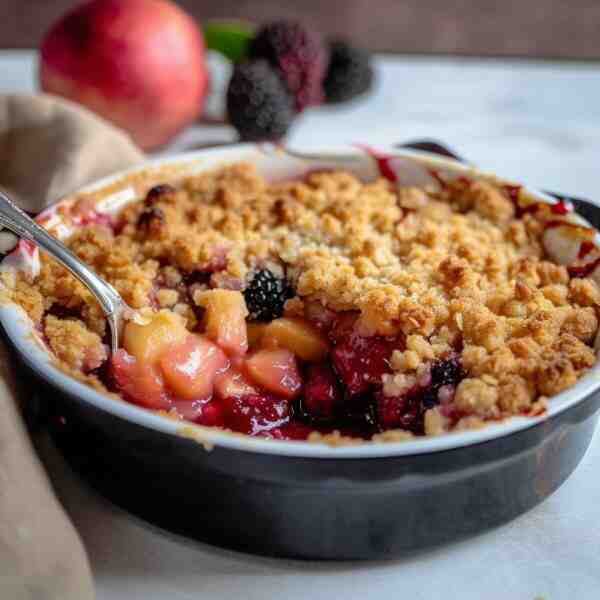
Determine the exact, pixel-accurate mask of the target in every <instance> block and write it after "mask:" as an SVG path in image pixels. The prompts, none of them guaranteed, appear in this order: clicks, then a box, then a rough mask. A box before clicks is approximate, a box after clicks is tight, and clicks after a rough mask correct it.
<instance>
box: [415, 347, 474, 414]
mask: <svg viewBox="0 0 600 600" xmlns="http://www.w3.org/2000/svg"><path fill="white" fill-rule="evenodd" d="M464 377H465V372H464V371H463V369H462V366H461V364H460V362H459V360H458V358H457V357H456V356H452V357H450V358H447V359H445V360H436V361H435V362H434V363H433V364H432V365H431V383H430V384H429V387H428V388H427V389H426V390H425V393H424V394H423V406H425V408H432V407H433V406H436V405H437V404H438V403H439V399H438V392H439V391H440V388H441V387H443V386H445V385H453V386H457V385H458V384H459V383H460V382H461V380H462V379H463V378H464Z"/></svg>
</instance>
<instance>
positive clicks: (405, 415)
mask: <svg viewBox="0 0 600 600" xmlns="http://www.w3.org/2000/svg"><path fill="white" fill-rule="evenodd" d="M464 376H465V375H464V372H463V370H462V367H461V365H460V362H459V360H458V358H457V357H456V356H452V357H450V358H448V359H446V360H438V361H436V362H434V363H433V365H432V366H431V370H430V373H429V376H427V377H424V378H423V379H422V380H421V381H419V382H417V384H416V385H415V386H413V387H412V388H410V389H409V390H407V391H406V392H405V393H404V394H401V395H399V396H385V395H384V394H383V391H380V392H378V393H377V395H376V398H377V420H378V423H379V426H380V427H381V429H383V430H385V429H406V430H408V431H412V432H413V433H416V434H418V435H420V434H423V433H424V416H425V411H426V410H427V409H428V408H433V407H434V406H436V405H438V404H447V403H449V402H451V401H452V399H453V397H454V392H455V390H456V386H457V385H458V383H459V382H460V381H461V379H463V377H464Z"/></svg>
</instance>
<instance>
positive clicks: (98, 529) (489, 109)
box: [0, 52, 600, 600]
mask: <svg viewBox="0 0 600 600" xmlns="http://www.w3.org/2000/svg"><path fill="white" fill-rule="evenodd" d="M379 67H380V68H379V75H380V76H379V85H378V89H377V92H376V93H375V94H374V95H373V96H372V97H371V98H370V99H369V100H368V101H366V102H364V103H360V104H355V105H351V106H349V107H346V108H342V109H336V110H332V109H320V110H317V111H312V112H311V113H310V114H308V115H306V116H305V117H303V119H302V121H301V122H299V124H298V125H297V127H296V129H295V130H294V132H293V135H292V139H291V141H292V142H293V143H294V144H296V145H298V146H301V145H302V146H305V145H313V144H319V143H324V142H332V141H334V142H352V141H356V140H370V141H371V142H373V143H377V142H382V143H390V142H395V141H401V140H407V139H411V138H413V139H414V138H417V137H436V138H439V139H443V140H445V141H446V142H447V143H448V144H450V145H452V146H453V147H455V148H456V149H457V150H458V151H459V152H461V153H463V154H464V155H465V156H467V157H470V158H471V159H472V160H474V161H476V162H477V163H479V164H480V165H482V166H485V167H486V168H489V169H492V170H495V171H497V172H498V173H500V174H502V175H505V176H508V177H512V178H514V179H520V180H523V181H526V182H528V183H530V184H532V185H536V186H540V187H544V188H547V189H552V190H558V191H563V192H565V193H572V194H579V195H582V196H588V197H592V198H593V197H594V196H597V197H598V198H599V199H600V194H596V179H597V175H598V173H599V170H600V65H593V64H576V63H570V64H564V63H563V64H556V63H547V62H546V63H532V62H516V61H512V62H505V61H489V60H485V61H483V60H451V59H439V60H437V59H432V58H427V59H424V58H423V59H422V58H383V59H381V61H380V63H379ZM34 80H35V64H34V60H33V56H32V54H31V53H22V52H19V53H9V52H4V53H0V91H1V92H4V91H30V90H32V89H34ZM231 138H232V132H231V131H229V130H228V128H226V127H223V126H211V127H206V126H205V127H198V128H195V129H194V130H192V131H188V132H186V133H185V134H183V135H182V136H181V137H180V138H179V140H177V141H176V143H175V144H174V146H173V148H187V147H190V146H193V145H194V144H198V143H202V142H206V141H209V140H225V139H231ZM43 454H44V456H45V459H46V461H47V463H48V466H49V470H50V472H51V475H52V477H53V481H54V482H55V485H56V487H57V489H58V491H59V492H60V495H61V497H62V498H63V501H64V503H65V505H66V507H67V509H68V510H69V512H70V514H71V516H72V518H73V520H74V522H75V523H76V525H77V527H78V529H79V531H80V532H81V535H82V537H83V539H84V541H85V544H86V546H87V549H88V551H89V554H90V558H91V562H92V566H93V569H94V572H95V576H96V581H97V586H98V599H99V600H121V599H123V598H127V599H128V600H137V599H140V600H141V599H143V600H163V599H166V598H169V600H191V599H198V598H211V599H214V600H218V599H221V598H223V599H225V598H234V597H237V598H244V599H257V600H258V599H260V600H269V599H278V600H279V599H280V598H285V599H286V600H294V599H296V598H297V599H300V598H302V599H305V598H311V599H314V600H319V599H324V600H325V599H327V600H330V599H332V598H344V599H346V600H353V599H357V600H358V599H361V600H362V599H364V598H380V597H381V598H383V597H392V598H413V599H415V600H420V599H423V600H430V599H437V598H460V600H521V599H523V600H534V599H535V598H538V597H540V598H544V600H563V599H564V600H571V599H572V598H577V599H581V600H587V599H590V600H594V599H596V598H599V597H600V525H599V521H600V508H599V507H600V476H599V472H600V435H596V437H595V439H594V441H593V442H592V446H591V448H590V450H589V452H588V453H587V455H586V457H585V458H584V460H583V462H582V463H581V465H580V466H579V468H578V469H577V471H576V472H575V473H574V474H573V476H572V477H571V478H570V479H569V481H568V482H567V483H565V484H564V485H563V486H562V487H561V489H560V490H558V492H556V493H555V494H554V495H553V496H552V497H551V498H549V499H548V500H547V501H546V502H544V503H543V504H542V505H541V506H539V507H537V508H536V509H534V510H532V511H531V512H529V513H528V514H526V515H524V516H522V517H520V518H519V519H517V520H516V521H514V522H512V523H510V524H508V525H506V526H504V527H501V528H499V529H497V530H495V531H492V532H489V533H486V534H483V535H481V536H479V537H477V538H475V539H471V540H469V541H466V542H461V543H459V544H454V545H452V546H449V547H445V548H441V549H439V550H436V551H433V552H427V553H423V554H420V555H418V556H416V557H414V558H412V559H405V560H398V561H390V562H377V563H343V564H335V563H326V564H324V563H304V562H294V561H278V560H266V559H261V558H256V557H252V556H247V555H242V554H237V553H233V552H227V551H223V550H219V549H216V548H212V547H209V546H204V545H200V544H195V543H190V542H186V541H184V540H181V539H176V538H173V537H171V536H168V535H165V534H163V533H161V532H158V531H155V530H153V529H151V528H150V527H148V526H147V525H145V524H142V523H140V522H139V521H136V520H134V519H132V518H131V517H129V516H128V515H126V514H124V513H123V512H121V511H119V510H117V509H115V508H113V507H112V506H110V505H109V504H108V503H106V502H105V501H104V500H102V499H101V498H99V497H98V496H97V495H95V494H94V493H93V492H91V491H90V490H89V489H87V488H86V487H85V486H84V485H82V484H81V483H80V482H79V481H78V480H77V478H76V477H75V476H73V475H72V474H71V473H70V472H69V471H68V470H67V469H66V468H65V467H64V466H63V464H62V462H61V460H60V459H59V457H58V456H56V454H55V453H54V452H53V451H52V449H51V448H50V447H46V448H45V450H44V452H43Z"/></svg>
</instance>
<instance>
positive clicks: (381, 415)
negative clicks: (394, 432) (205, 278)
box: [109, 296, 464, 440]
mask: <svg viewBox="0 0 600 600" xmlns="http://www.w3.org/2000/svg"><path fill="white" fill-rule="evenodd" d="M215 298H216V296H215ZM209 310H210V306H209ZM217 313H219V315H221V316H223V314H222V311H220V310H219V311H215V312H214V315H213V316H215V315H216V316H218V315H217ZM207 316H210V314H208V315H207ZM328 317H330V318H328V319H327V321H328V322H327V325H325V324H324V323H323V324H321V330H322V331H323V333H322V334H319V335H321V336H323V339H324V340H325V352H327V351H328V348H327V346H328V345H329V344H328V343H327V342H326V340H327V337H325V332H326V331H327V336H328V338H329V340H330V341H331V348H330V351H329V356H328V358H325V359H322V358H321V355H320V354H319V360H314V359H312V358H311V359H309V360H304V361H303V360H302V359H301V358H300V356H304V354H303V353H302V351H301V350H302V349H304V350H305V349H306V348H305V346H306V339H305V337H306V336H300V337H298V336H294V335H291V334H290V332H289V331H288V330H287V329H285V328H284V329H285V330H284V333H286V335H284V336H283V337H282V335H283V334H281V335H279V337H277V336H275V337H273V336H268V335H267V333H268V332H269V331H270V330H269V329H268V325H262V327H263V329H264V328H266V329H264V331H263V335H262V337H260V339H258V338H257V340H255V341H254V342H252V343H253V344H254V345H253V347H252V348H253V349H252V352H251V353H250V354H247V355H240V354H230V356H229V357H227V355H226V354H225V352H224V351H223V350H222V349H221V347H220V346H219V342H218V338H219V336H218V335H217V333H219V332H220V331H221V330H222V329H223V325H222V323H221V321H223V319H221V320H220V321H219V320H217V325H215V331H214V332H212V338H213V340H214V341H211V340H210V339H209V337H208V336H209V335H211V332H210V331H209V329H210V328H209V327H208V324H210V319H205V323H206V327H207V332H206V335H198V334H186V333H185V330H184V332H183V337H181V334H180V335H179V336H174V337H173V336H171V337H173V341H171V342H169V340H170V337H169V338H165V340H166V341H164V343H163V344H162V346H160V348H159V346H158V342H157V343H156V344H154V343H150V342H151V341H152V340H154V337H152V336H155V337H156V335H157V334H156V333H152V332H149V331H148V330H142V331H141V332H140V335H139V336H136V337H135V340H133V338H132V339H128V341H129V344H130V346H131V348H132V351H133V350H137V354H136V356H137V355H138V354H139V357H138V358H139V360H138V359H136V358H135V357H134V356H132V355H130V354H128V353H127V352H126V351H125V350H119V351H118V352H117V353H116V354H115V356H114V357H113V359H112V361H111V363H110V370H109V373H110V375H111V378H112V381H113V382H114V383H115V385H116V387H117V389H119V390H120V391H121V392H122V394H123V395H124V397H125V398H126V399H127V400H130V401H131V402H134V403H136V404H139V405H141V406H145V407H147V408H152V409H160V410H168V411H170V412H171V413H174V414H177V415H178V416H179V417H181V418H183V419H186V420H189V421H192V422H195V423H198V424H202V425H207V426H213V427H223V428H227V429H231V430H233V431H237V432H240V433H245V434H247V435H252V436H262V437H269V438H273V439H293V440H304V439H306V438H307V437H308V436H309V435H310V433H311V432H312V431H320V432H322V433H328V432H331V431H333V430H335V429H337V430H339V431H340V432H342V434H344V435H350V436H355V437H361V438H369V437H370V436H371V435H373V433H376V432H378V431H383V430H387V429H398V428H400V429H405V430H408V431H412V432H413V433H415V434H418V435H420V434H422V433H423V432H424V414H425V411H426V410H427V409H429V408H432V407H433V406H436V405H438V404H441V405H446V404H449V403H450V402H451V401H452V399H453V397H454V392H455V389H456V386H457V384H458V383H459V382H460V380H461V379H462V378H463V377H464V373H463V370H462V368H461V365H460V362H459V360H458V357H457V356H456V355H452V356H449V357H448V358H447V359H445V360H438V361H436V362H434V363H433V364H432V365H431V367H430V369H429V371H428V372H427V373H426V374H425V375H423V376H422V377H421V378H420V379H419V381H417V383H416V384H415V385H414V386H413V387H412V388H410V389H408V390H406V391H405V392H404V393H402V394H401V395H398V396H385V395H384V394H383V389H382V387H383V386H382V376H383V375H384V374H386V373H390V372H391V368H390V364H389V361H390V357H391V354H392V352H393V351H394V350H396V349H400V350H403V349H404V338H403V337H402V336H399V337H396V338H386V337H381V336H371V337H364V336H360V335H358V334H357V333H356V331H355V322H356V319H357V314H356V313H354V312H352V313H346V314H340V315H335V317H331V316H330V315H328ZM215 318H216V317H215ZM165 319H166V317H165V316H164V315H163V316H162V317H161V318H159V317H157V322H158V325H157V327H161V326H164V323H163V321H165ZM279 321H282V322H284V321H285V319H280V320H279ZM224 323H225V324H226V325H228V326H229V325H230V324H231V323H230V321H226V322H225V321H224ZM175 324H177V323H175ZM163 328H164V327H163ZM167 329H168V330H169V331H171V329H172V328H167ZM292 329H293V328H292ZM156 331H159V332H161V331H162V330H160V329H157V330H156ZM300 331H301V332H302V331H303V329H302V327H300ZM294 332H296V329H293V330H292V333H294ZM280 333H281V332H280ZM296 333H297V332H296ZM287 334H289V335H287ZM161 335H162V334H161ZM165 335H166V333H165V334H164V335H163V337H164V336H165ZM130 337H131V336H130ZM145 338H148V340H147V341H146V346H148V348H146V346H144V345H143V344H142V345H141V346H140V348H141V349H140V348H138V347H137V346H138V345H139V344H137V342H138V341H140V340H142V341H143V340H144V339H145ZM267 338H268V339H267ZM279 338H281V339H279ZM161 339H162V337H160V339H159V337H157V340H158V341H160V340H161ZM134 341H135V342H136V344H134V343H133V342H134ZM280 342H282V343H283V342H285V343H286V344H287V345H288V346H290V348H289V349H288V348H286V347H281V346H279V345H278V344H279V343H280ZM300 342H302V343H300ZM161 343H162V342H161ZM296 344H300V345H299V346H298V348H297V349H296V350H297V351H296V352H294V351H293V349H294V348H295V345H296ZM128 348H129V346H128ZM145 348H146V350H147V351H146V350H144V349H145ZM142 350H144V352H145V354H144V353H143V352H142ZM146 354H148V356H149V357H150V358H151V359H152V360H151V362H149V363H148V364H146V361H143V362H142V361H141V358H142V357H143V356H146ZM299 355H300V356H299ZM306 356H307V357H308V356H312V355H309V354H306ZM314 356H317V355H314ZM148 360H150V359H148ZM311 360H314V362H311ZM152 361H153V362H152Z"/></svg>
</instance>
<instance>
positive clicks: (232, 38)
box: [204, 21, 254, 63]
mask: <svg viewBox="0 0 600 600" xmlns="http://www.w3.org/2000/svg"><path fill="white" fill-rule="evenodd" d="M253 37H254V25H252V24H251V23H247V22H245V21H208V22H207V23H206V24H205V25H204V41H205V42H206V47H207V48H209V49H210V50H215V51H217V52H220V53H221V54H223V55H224V56H226V57H227V58H228V59H229V60H230V61H231V62H234V63H237V62H240V61H242V60H244V59H245V58H246V57H247V56H248V48H249V46H250V42H251V41H252V38H253Z"/></svg>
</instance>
